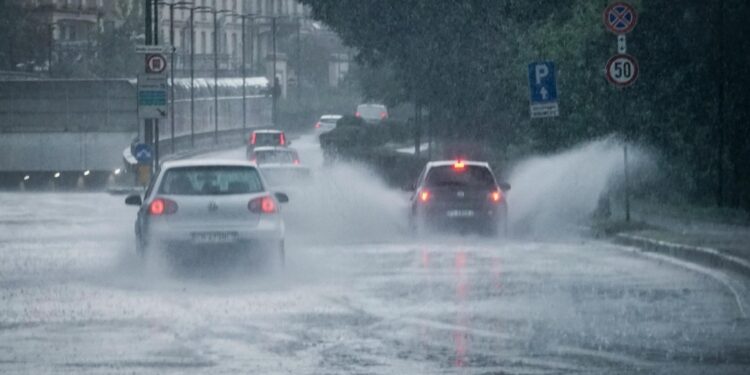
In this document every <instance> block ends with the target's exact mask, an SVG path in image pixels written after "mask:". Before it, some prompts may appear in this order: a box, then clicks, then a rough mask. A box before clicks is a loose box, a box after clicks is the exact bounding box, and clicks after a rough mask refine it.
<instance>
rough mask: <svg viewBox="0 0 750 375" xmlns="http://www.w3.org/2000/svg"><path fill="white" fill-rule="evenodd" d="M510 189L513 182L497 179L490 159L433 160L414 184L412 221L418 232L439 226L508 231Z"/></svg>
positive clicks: (412, 226) (464, 229)
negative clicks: (507, 196) (499, 181)
mask: <svg viewBox="0 0 750 375" xmlns="http://www.w3.org/2000/svg"><path fill="white" fill-rule="evenodd" d="M509 189H510V185H509V184H506V183H503V184H498V183H497V181H496V179H495V175H494V174H493V173H492V169H491V168H490V166H489V164H488V163H486V162H479V161H464V160H444V161H433V162H429V163H427V165H425V167H424V169H423V170H422V173H421V174H420V176H419V179H418V180H417V182H416V184H415V185H414V191H413V194H412V196H411V200H410V210H409V224H410V226H411V228H412V229H413V230H414V231H416V232H423V231H426V230H429V229H436V228H439V229H442V230H445V229H457V230H459V231H460V232H467V231H478V232H480V233H485V234H489V235H496V234H498V233H499V232H502V233H503V234H504V233H505V231H506V228H507V215H508V202H507V200H506V196H505V193H506V192H507V191H508V190H509Z"/></svg>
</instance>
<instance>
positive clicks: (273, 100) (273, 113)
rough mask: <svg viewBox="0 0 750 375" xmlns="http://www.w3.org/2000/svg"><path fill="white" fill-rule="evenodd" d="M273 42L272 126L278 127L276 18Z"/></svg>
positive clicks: (272, 23)
mask: <svg viewBox="0 0 750 375" xmlns="http://www.w3.org/2000/svg"><path fill="white" fill-rule="evenodd" d="M271 42H272V44H273V76H272V77H271V79H272V82H273V92H272V93H271V124H272V125H273V127H274V128H275V127H276V111H277V108H276V107H277V103H278V94H277V92H278V90H279V87H278V81H277V79H276V16H273V17H271Z"/></svg>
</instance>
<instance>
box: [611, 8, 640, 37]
mask: <svg viewBox="0 0 750 375" xmlns="http://www.w3.org/2000/svg"><path fill="white" fill-rule="evenodd" d="M636 22H638V13H636V11H635V8H633V6H632V5H630V4H628V3H623V2H616V3H613V4H611V5H610V6H608V7H607V9H604V26H606V27H607V29H609V31H611V32H613V33H615V34H627V33H629V32H630V31H631V30H633V28H634V27H635V24H636Z"/></svg>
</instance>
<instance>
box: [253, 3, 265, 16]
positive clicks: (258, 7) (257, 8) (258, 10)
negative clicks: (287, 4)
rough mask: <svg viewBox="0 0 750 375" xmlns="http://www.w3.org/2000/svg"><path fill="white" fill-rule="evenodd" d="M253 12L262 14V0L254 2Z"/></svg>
mask: <svg viewBox="0 0 750 375" xmlns="http://www.w3.org/2000/svg"><path fill="white" fill-rule="evenodd" d="M254 11H255V14H263V0H257V1H256V2H255V9H254Z"/></svg>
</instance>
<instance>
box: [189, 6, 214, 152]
mask: <svg viewBox="0 0 750 375" xmlns="http://www.w3.org/2000/svg"><path fill="white" fill-rule="evenodd" d="M187 9H189V10H190V147H195V12H196V11H199V12H200V11H206V10H211V8H210V7H206V6H199V7H190V8H187Z"/></svg>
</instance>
